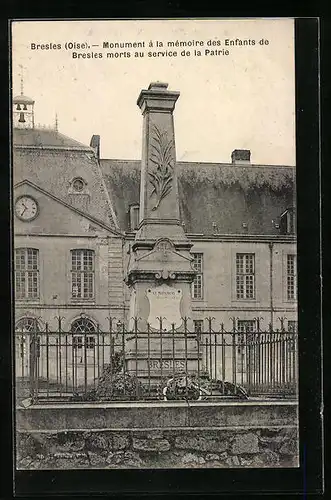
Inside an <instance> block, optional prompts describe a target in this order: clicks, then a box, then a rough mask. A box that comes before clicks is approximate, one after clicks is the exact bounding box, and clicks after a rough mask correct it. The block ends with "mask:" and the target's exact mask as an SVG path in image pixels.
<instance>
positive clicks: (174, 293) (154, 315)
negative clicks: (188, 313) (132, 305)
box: [146, 285, 183, 330]
mask: <svg viewBox="0 0 331 500" xmlns="http://www.w3.org/2000/svg"><path fill="white" fill-rule="evenodd" d="M146 295H147V298H148V300H149V316H148V323H149V324H150V326H151V328H155V329H159V328H160V321H159V319H158V318H160V317H162V328H163V329H166V330H171V328H172V325H173V324H174V325H175V328H179V327H180V326H181V324H182V318H181V314H180V302H181V300H182V297H183V292H182V290H181V289H180V288H175V287H171V286H169V285H160V286H157V287H155V288H148V289H147V291H146Z"/></svg>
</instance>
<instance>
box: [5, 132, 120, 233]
mask: <svg viewBox="0 0 331 500" xmlns="http://www.w3.org/2000/svg"><path fill="white" fill-rule="evenodd" d="M13 146H14V147H13V163H14V168H13V181H14V186H15V185H16V184H18V183H20V182H23V181H25V180H28V181H30V182H32V183H33V184H35V185H37V186H38V187H39V188H41V189H44V190H46V191H47V192H49V193H50V194H51V195H53V196H55V197H56V198H58V199H59V200H62V201H63V202H65V203H67V204H69V205H72V206H75V207H76V208H80V209H81V210H82V211H83V212H85V213H86V214H87V215H91V216H93V217H94V218H95V219H97V220H99V221H100V222H103V223H104V224H106V225H108V227H110V228H111V229H114V230H116V231H117V230H118V226H117V222H116V218H115V217H114V213H113V209H112V205H111V201H110V200H109V196H108V193H107V191H106V189H105V187H104V181H103V178H102V174H101V170H100V166H99V163H98V160H97V158H96V156H95V152H94V150H93V149H92V148H90V147H89V146H85V145H82V144H80V143H79V142H77V141H75V140H73V139H70V138H68V137H66V136H64V135H62V134H59V133H58V132H57V131H55V130H49V129H41V130H38V129H14V141H13ZM76 177H81V178H83V179H84V180H85V182H86V196H84V197H78V198H77V196H75V195H72V191H71V183H72V180H73V179H75V178H76Z"/></svg>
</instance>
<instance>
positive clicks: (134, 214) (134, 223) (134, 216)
mask: <svg viewBox="0 0 331 500" xmlns="http://www.w3.org/2000/svg"><path fill="white" fill-rule="evenodd" d="M129 214H130V230H131V231H136V230H137V229H138V226H139V205H138V203H134V204H133V205H131V206H130V211H129Z"/></svg>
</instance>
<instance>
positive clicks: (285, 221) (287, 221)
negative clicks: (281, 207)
mask: <svg viewBox="0 0 331 500" xmlns="http://www.w3.org/2000/svg"><path fill="white" fill-rule="evenodd" d="M279 231H280V233H281V234H293V233H294V210H293V208H287V209H286V210H285V212H283V213H282V214H281V216H280V224H279Z"/></svg>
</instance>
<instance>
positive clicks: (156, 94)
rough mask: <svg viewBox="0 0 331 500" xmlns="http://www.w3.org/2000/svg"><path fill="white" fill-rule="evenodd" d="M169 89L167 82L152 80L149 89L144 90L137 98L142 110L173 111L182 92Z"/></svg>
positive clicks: (143, 111)
mask: <svg viewBox="0 0 331 500" xmlns="http://www.w3.org/2000/svg"><path fill="white" fill-rule="evenodd" d="M167 89H168V84H167V83H163V82H152V83H150V84H149V86H148V90H142V91H141V92H140V94H139V97H138V99H137V105H138V106H139V108H140V109H141V112H142V113H143V114H144V113H146V112H148V111H158V112H160V113H167V112H168V113H172V112H173V110H174V109H175V104H176V101H177V99H178V97H179V95H180V93H179V92H174V91H169V90H167Z"/></svg>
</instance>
